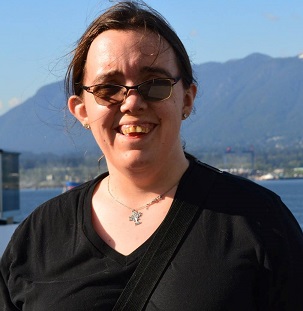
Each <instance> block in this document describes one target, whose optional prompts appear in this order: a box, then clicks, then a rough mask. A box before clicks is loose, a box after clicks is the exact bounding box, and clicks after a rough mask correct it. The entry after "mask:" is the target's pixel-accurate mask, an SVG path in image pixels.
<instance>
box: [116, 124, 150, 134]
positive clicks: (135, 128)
mask: <svg viewBox="0 0 303 311" xmlns="http://www.w3.org/2000/svg"><path fill="white" fill-rule="evenodd" d="M149 131H150V129H149V127H144V126H140V125H123V126H122V127H121V133H122V134H124V135H127V134H131V133H145V134H147V133H149Z"/></svg>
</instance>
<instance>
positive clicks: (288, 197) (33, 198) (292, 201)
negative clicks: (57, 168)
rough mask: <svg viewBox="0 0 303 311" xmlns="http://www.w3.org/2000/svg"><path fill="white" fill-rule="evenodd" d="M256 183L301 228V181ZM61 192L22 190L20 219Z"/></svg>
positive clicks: (302, 222) (302, 204)
mask: <svg viewBox="0 0 303 311" xmlns="http://www.w3.org/2000/svg"><path fill="white" fill-rule="evenodd" d="M258 183H259V184H260V185H262V186H264V187H266V188H268V189H270V190H272V191H274V192H275V193H277V194H278V195H280V197H281V198H282V200H283V202H284V203H285V204H286V205H287V206H288V208H289V209H290V210H291V211H292V213H293V214H294V216H295V217H296V219H297V220H298V222H299V224H300V225H301V228H303V179H288V180H270V181H259V182H258ZM61 192H62V188H56V189H39V190H29V189H24V190H23V189H22V190H21V192H20V205H21V206H20V209H21V215H22V216H21V218H25V217H26V216H27V215H28V214H29V213H31V212H32V211H33V209H35V207H37V206H38V205H40V204H41V203H43V202H45V201H46V200H48V199H50V198H52V197H55V196H57V195H59V194H60V193H61Z"/></svg>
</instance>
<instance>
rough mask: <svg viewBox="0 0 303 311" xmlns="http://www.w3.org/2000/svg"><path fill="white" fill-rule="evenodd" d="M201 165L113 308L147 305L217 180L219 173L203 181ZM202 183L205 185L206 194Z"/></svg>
mask: <svg viewBox="0 0 303 311" xmlns="http://www.w3.org/2000/svg"><path fill="white" fill-rule="evenodd" d="M199 167H200V168H201V167H202V166H195V167H194V168H195V169H192V170H191V174H189V175H190V176H187V177H190V178H191V182H190V185H191V186H192V188H189V187H187V188H188V189H187V188H186V183H185V186H184V187H185V188H186V193H185V196H181V197H182V198H179V197H178V193H176V196H175V200H174V202H173V205H172V207H171V211H170V212H169V213H168V215H167V217H166V218H165V219H164V221H163V223H162V224H161V226H160V227H159V229H158V232H157V233H156V235H155V237H154V239H153V240H152V242H151V244H150V246H149V248H148V249H147V251H146V253H145V254H144V256H143V258H142V259H141V261H140V263H139V265H138V267H137V268H136V270H135V272H134V273H133V275H132V277H131V278H130V280H129V281H128V283H127V285H126V287H125V288H124V290H123V292H122V294H121V295H120V297H119V299H118V300H117V302H116V304H115V306H114V308H113V311H122V310H123V311H134V310H136V311H139V310H142V309H143V308H144V306H145V304H146V302H147V301H148V299H149V297H150V295H151V293H152V291H153V289H154V287H155V286H156V284H157V282H158V280H159V279H160V277H161V275H162V273H163V272H164V270H165V268H166V267H167V265H168V264H169V262H170V260H171V258H172V256H173V254H174V253H175V250H176V249H177V247H178V245H179V244H180V242H181V241H182V238H183V237H184V235H185V233H186V231H187V230H188V229H189V227H190V225H191V223H193V221H194V219H195V216H196V215H197V212H198V210H199V206H201V203H202V201H204V200H205V199H206V196H207V194H208V190H209V188H210V187H211V184H212V183H213V181H214V177H215V174H206V175H207V177H208V178H207V183H206V184H205V183H203V179H204V178H202V180H201V170H200V169H199ZM199 171H200V176H199ZM184 177H185V176H184ZM199 177H200V179H199ZM186 179H187V178H186ZM198 179H199V180H198ZM197 182H198V184H197ZM199 183H200V186H199ZM201 183H203V186H202V185H201ZM180 184H181V183H180ZM201 186H202V187H203V191H202V193H201ZM184 187H183V188H184ZM187 190H188V191H187ZM183 191H184V189H183ZM181 192H182V191H181ZM203 194H204V195H203Z"/></svg>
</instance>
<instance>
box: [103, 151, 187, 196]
mask: <svg viewBox="0 0 303 311" xmlns="http://www.w3.org/2000/svg"><path fill="white" fill-rule="evenodd" d="M187 167H188V160H187V159H186V157H185V155H184V153H183V152H182V154H181V155H179V156H177V157H176V156H175V157H174V158H173V159H171V160H167V161H163V162H161V163H160V164H159V163H153V164H152V165H149V166H146V167H144V168H140V169H138V170H137V169H135V170H132V169H125V168H124V169H123V168H122V169H121V168H119V169H117V168H116V167H111V166H110V165H109V164H108V169H109V173H110V176H111V177H110V183H111V187H112V188H111V189H116V194H118V192H119V195H120V197H125V196H128V197H131V196H136V198H139V196H140V194H141V195H142V196H146V193H147V192H149V193H151V194H160V193H163V192H164V191H167V190H168V189H169V188H170V187H173V185H175V184H177V183H178V182H179V180H180V179H181V177H182V175H183V174H184V172H185V171H186V169H187Z"/></svg>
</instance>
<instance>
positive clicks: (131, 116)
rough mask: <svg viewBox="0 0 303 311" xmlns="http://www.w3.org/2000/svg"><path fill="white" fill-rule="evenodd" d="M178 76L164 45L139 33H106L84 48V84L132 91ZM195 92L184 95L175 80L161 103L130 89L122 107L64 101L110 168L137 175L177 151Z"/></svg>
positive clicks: (84, 99) (87, 99) (85, 98)
mask: <svg viewBox="0 0 303 311" xmlns="http://www.w3.org/2000/svg"><path fill="white" fill-rule="evenodd" d="M178 76H179V70H178V67H177V63H176V57H175V54H174V52H173V50H172V48H171V47H170V46H169V44H168V43H167V42H166V41H165V40H159V37H158V36H156V35H155V34H153V33H143V31H142V32H141V31H122V30H121V31H120V30H107V31H105V32H103V33H101V34H100V35H99V36H98V37H97V38H96V39H95V40H94V41H93V42H92V44H91V46H90V48H89V51H88V55H87V61H86V65H85V74H84V81H83V84H84V85H86V86H91V85H95V84H121V85H127V86H133V85H137V84H139V83H141V82H144V81H147V80H151V79H155V78H177V77H178ZM195 93H196V88H195V86H194V85H193V86H192V87H191V88H190V89H188V90H185V89H184V88H183V85H182V80H180V81H179V82H178V83H177V84H176V85H175V86H173V89H172V95H171V97H170V98H168V99H166V100H164V101H159V102H147V101H145V100H144V99H143V98H142V97H141V96H140V94H139V93H138V92H137V91H136V90H130V91H129V92H128V96H127V97H126V99H125V101H124V102H123V103H122V104H121V105H111V106H102V105H99V104H97V103H96V101H95V98H94V96H93V94H90V93H88V92H85V91H84V92H83V95H82V96H81V98H80V97H78V96H72V97H71V98H70V99H69V108H70V110H71V112H72V113H73V114H74V115H75V116H76V117H77V118H78V120H79V121H80V122H81V123H82V124H84V123H86V124H89V125H90V127H91V130H92V133H93V135H94V138H95V140H96V142H97V144H98V145H99V147H100V148H101V150H102V152H103V154H104V155H105V157H106V160H107V164H108V168H109V169H110V167H115V168H116V169H120V168H121V169H122V168H132V169H138V170H140V169H143V168H144V167H145V166H146V165H150V164H151V163H161V162H163V160H165V159H173V158H172V157H173V155H174V153H175V152H180V150H181V151H182V146H181V142H180V134H179V133H180V126H181V121H182V115H183V114H184V113H186V114H187V115H189V114H190V112H191V109H192V105H193V100H194V96H195Z"/></svg>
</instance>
